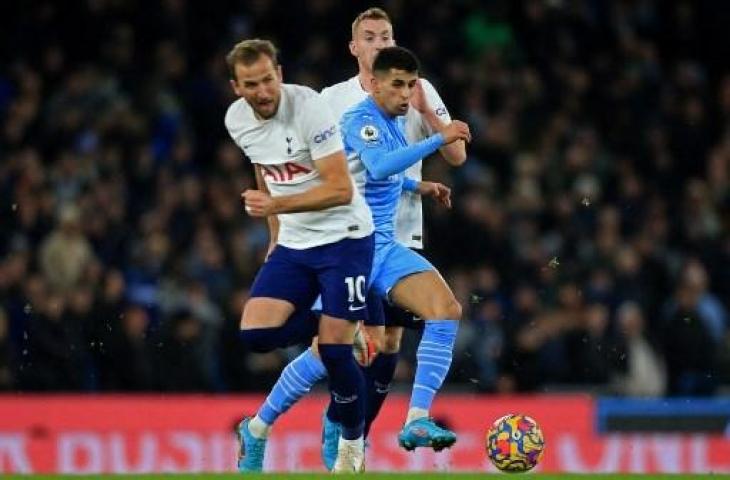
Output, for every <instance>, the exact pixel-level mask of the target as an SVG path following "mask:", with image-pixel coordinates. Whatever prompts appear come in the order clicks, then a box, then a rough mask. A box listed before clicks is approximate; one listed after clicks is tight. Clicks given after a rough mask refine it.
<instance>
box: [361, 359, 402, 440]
mask: <svg viewBox="0 0 730 480" xmlns="http://www.w3.org/2000/svg"><path fill="white" fill-rule="evenodd" d="M396 365H398V354H397V353H381V354H380V355H378V356H377V357H375V360H374V361H373V363H372V365H370V366H369V367H367V368H366V369H365V383H366V389H367V395H368V397H367V405H366V406H365V436H366V437H367V436H368V433H370V426H371V425H372V424H373V421H374V420H375V418H376V417H377V416H378V413H380V409H381V407H382V406H383V402H385V398H386V397H387V396H388V393H389V392H390V384H391V382H392V381H393V376H394V375H395V367H396Z"/></svg>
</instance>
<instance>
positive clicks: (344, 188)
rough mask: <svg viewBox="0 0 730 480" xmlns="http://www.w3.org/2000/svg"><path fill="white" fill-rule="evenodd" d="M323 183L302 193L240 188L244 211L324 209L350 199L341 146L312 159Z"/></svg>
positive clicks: (262, 214) (272, 212)
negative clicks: (274, 193)
mask: <svg viewBox="0 0 730 480" xmlns="http://www.w3.org/2000/svg"><path fill="white" fill-rule="evenodd" d="M314 166H315V168H316V169H317V172H319V176H320V179H321V181H322V183H321V184H320V185H317V186H316V187H314V188H311V189H309V190H307V191H306V192H302V193H295V194H293V195H283V196H280V197H271V195H269V193H268V192H263V191H260V190H247V191H245V192H243V198H244V201H245V202H246V211H247V212H248V214H249V215H251V216H254V217H267V216H270V215H276V214H279V213H297V212H311V211H316V210H324V209H326V208H330V207H336V206H338V205H346V204H348V203H350V202H351V201H352V193H353V185H352V179H351V178H350V173H349V172H348V170H347V160H346V159H345V154H344V152H343V151H342V150H339V151H337V152H335V153H332V154H330V155H326V156H324V157H322V158H319V159H317V160H315V161H314Z"/></svg>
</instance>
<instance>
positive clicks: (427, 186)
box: [418, 182, 451, 208]
mask: <svg viewBox="0 0 730 480" xmlns="http://www.w3.org/2000/svg"><path fill="white" fill-rule="evenodd" d="M418 193H420V194H421V196H423V197H433V198H434V199H436V201H438V202H439V203H440V204H441V205H443V206H445V207H446V208H451V189H450V188H449V187H447V186H446V185H444V184H443V183H437V182H419V183H418Z"/></svg>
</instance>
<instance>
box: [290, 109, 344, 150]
mask: <svg viewBox="0 0 730 480" xmlns="http://www.w3.org/2000/svg"><path fill="white" fill-rule="evenodd" d="M299 122H300V123H299V129H300V131H301V132H302V135H303V137H304V139H305V142H306V144H307V147H308V148H309V151H310V153H311V155H312V160H317V159H320V158H322V157H326V156H327V155H331V154H333V153H335V152H337V151H340V150H343V146H342V139H341V138H340V132H339V129H338V127H337V121H336V120H335V117H334V115H333V114H332V111H331V110H330V108H329V106H328V105H327V103H326V102H325V101H324V100H323V99H322V98H321V96H320V95H314V96H312V97H310V98H308V99H307V100H306V102H304V104H303V106H302V112H301V113H300V114H299Z"/></svg>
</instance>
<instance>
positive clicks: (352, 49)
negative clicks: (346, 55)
mask: <svg viewBox="0 0 730 480" xmlns="http://www.w3.org/2000/svg"><path fill="white" fill-rule="evenodd" d="M348 46H349V47H350V54H351V55H352V56H353V57H357V46H356V45H355V40H350V43H349V44H348Z"/></svg>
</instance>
